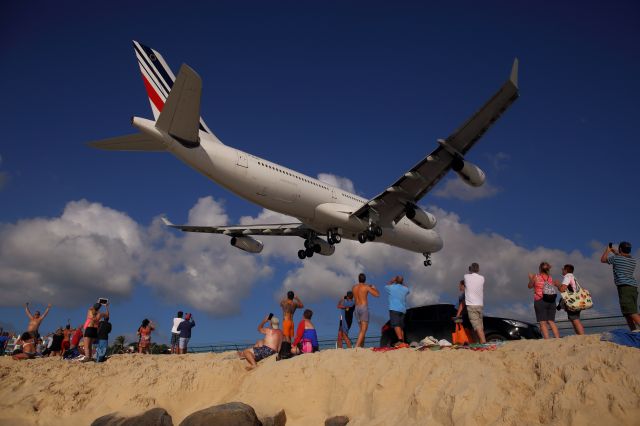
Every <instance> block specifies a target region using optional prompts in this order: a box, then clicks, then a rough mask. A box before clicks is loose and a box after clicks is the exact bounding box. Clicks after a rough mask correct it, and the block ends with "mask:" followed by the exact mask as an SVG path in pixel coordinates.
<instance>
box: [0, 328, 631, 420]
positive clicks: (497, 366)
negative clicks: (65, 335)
mask: <svg viewBox="0 0 640 426" xmlns="http://www.w3.org/2000/svg"><path fill="white" fill-rule="evenodd" d="M639 361H640V352H639V351H638V350H637V349H633V348H627V347H622V346H618V345H615V344H613V343H609V342H601V341H600V340H599V337H598V336H586V337H578V336H573V337H568V338H563V339H561V340H555V341H519V342H511V343H507V344H506V345H504V346H502V347H499V348H498V349H497V350H495V351H487V352H475V351H469V350H450V349H449V350H440V351H423V352H418V351H414V350H410V349H401V350H396V351H390V352H387V353H375V352H373V351H371V350H369V349H364V350H361V349H359V350H327V351H323V352H320V353H316V354H310V355H304V356H300V357H296V358H294V359H291V360H286V361H280V362H276V361H275V358H274V357H272V358H270V359H267V360H266V361H263V362H262V363H260V364H259V367H258V368H257V369H256V370H254V371H251V372H247V371H245V369H244V366H245V364H244V363H243V362H241V361H239V360H237V359H236V358H235V354H234V353H231V352H229V353H224V354H197V355H176V356H167V355H159V356H144V355H117V356H114V357H113V358H111V359H109V360H108V361H107V362H106V363H103V364H96V363H89V364H79V363H75V362H68V361H62V360H60V359H53V358H45V359H37V360H32V361H23V362H17V361H13V360H11V358H9V357H3V358H2V359H0V377H1V383H2V387H1V389H0V424H3V425H4V424H6V425H9V424H11V425H54V424H55V425H58V426H59V425H60V424H66V425H88V424H90V423H91V422H92V421H93V420H94V419H96V418H97V417H99V416H102V415H104V414H107V413H112V412H119V413H122V414H124V415H134V414H138V413H141V412H143V411H145V410H148V409H150V408H153V407H162V408H165V409H166V410H167V411H168V412H169V413H170V414H171V416H172V418H173V422H174V424H175V425H178V424H179V423H180V421H182V420H183V419H184V418H185V417H186V416H188V415H189V414H191V413H193V412H194V411H197V410H199V409H203V408H206V407H209V406H211V405H216V404H221V403H225V402H231V401H240V402H244V403H247V404H249V405H251V406H252V407H253V408H254V409H255V410H256V412H257V414H258V416H259V417H263V416H271V415H274V414H276V413H277V412H278V411H279V410H281V409H284V410H285V411H286V415H287V419H288V420H287V424H288V425H314V424H318V425H320V424H323V423H324V420H325V419H326V418H328V417H331V416H336V415H346V416H348V417H349V418H350V419H351V422H350V423H349V424H350V425H351V424H353V425H365V424H366V425H392V424H411V425H413V424H416V425H417V424H443V425H453V424H455V425H474V424H510V425H519V426H520V425H523V424H524V425H529V424H531V425H535V424H565V425H586V424H594V425H595V424H598V425H601V424H625V425H632V424H637V422H638V418H640V371H639V370H638V362H639ZM61 421H62V423H61Z"/></svg>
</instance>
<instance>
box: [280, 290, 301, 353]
mask: <svg viewBox="0 0 640 426" xmlns="http://www.w3.org/2000/svg"><path fill="white" fill-rule="evenodd" d="M280 307H282V318H283V320H282V333H283V335H284V341H285V342H289V343H291V339H293V328H294V326H293V314H294V313H295V312H296V309H298V308H304V305H303V304H302V301H301V300H300V299H299V298H298V296H296V295H295V294H294V293H293V292H292V291H289V292H287V297H286V298H284V299H282V301H280Z"/></svg>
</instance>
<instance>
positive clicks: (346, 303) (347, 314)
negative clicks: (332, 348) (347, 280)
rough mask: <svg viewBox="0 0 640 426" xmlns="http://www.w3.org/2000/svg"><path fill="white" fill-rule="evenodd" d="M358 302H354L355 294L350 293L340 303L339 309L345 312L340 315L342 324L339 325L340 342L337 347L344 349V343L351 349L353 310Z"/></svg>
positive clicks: (338, 341)
mask: <svg viewBox="0 0 640 426" xmlns="http://www.w3.org/2000/svg"><path fill="white" fill-rule="evenodd" d="M355 305H356V302H354V301H353V292H352V291H348V292H347V295H346V296H344V297H343V298H342V299H340V300H339V301H338V309H340V310H341V311H344V313H341V314H340V322H339V323H338V340H337V342H336V345H337V347H338V348H339V349H342V342H343V341H344V342H345V343H346V345H347V347H348V348H351V339H350V338H349V330H350V329H351V324H352V323H353V308H354V306H355Z"/></svg>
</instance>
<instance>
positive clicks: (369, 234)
mask: <svg viewBox="0 0 640 426" xmlns="http://www.w3.org/2000/svg"><path fill="white" fill-rule="evenodd" d="M375 239H376V234H375V232H373V231H367V240H369V241H374V240H375Z"/></svg>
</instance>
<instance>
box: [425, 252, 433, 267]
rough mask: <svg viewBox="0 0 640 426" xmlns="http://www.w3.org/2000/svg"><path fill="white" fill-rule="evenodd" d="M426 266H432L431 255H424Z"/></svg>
mask: <svg viewBox="0 0 640 426" xmlns="http://www.w3.org/2000/svg"><path fill="white" fill-rule="evenodd" d="M424 257H425V261H424V266H431V253H424Z"/></svg>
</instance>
